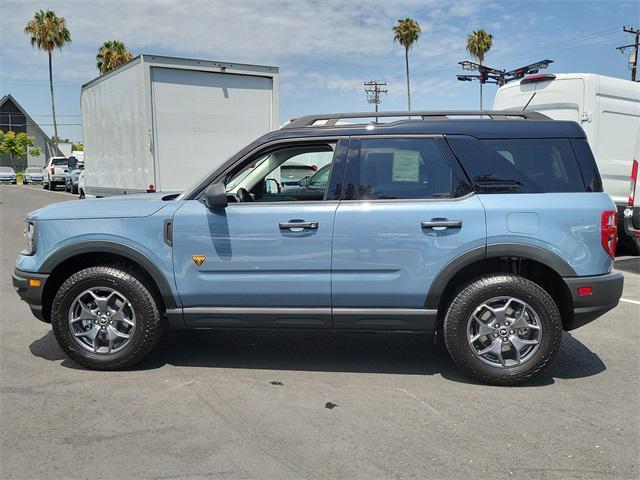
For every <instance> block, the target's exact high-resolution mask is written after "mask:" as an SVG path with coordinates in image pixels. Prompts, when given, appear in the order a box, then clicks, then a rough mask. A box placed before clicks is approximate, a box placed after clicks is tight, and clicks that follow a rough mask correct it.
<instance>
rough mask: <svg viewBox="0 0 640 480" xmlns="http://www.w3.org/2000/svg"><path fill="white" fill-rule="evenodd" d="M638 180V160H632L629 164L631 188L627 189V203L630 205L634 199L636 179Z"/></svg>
mask: <svg viewBox="0 0 640 480" xmlns="http://www.w3.org/2000/svg"><path fill="white" fill-rule="evenodd" d="M637 180H638V160H634V161H633V165H632V166H631V190H630V191H629V203H628V205H629V206H630V207H633V205H634V203H635V199H636V181H637Z"/></svg>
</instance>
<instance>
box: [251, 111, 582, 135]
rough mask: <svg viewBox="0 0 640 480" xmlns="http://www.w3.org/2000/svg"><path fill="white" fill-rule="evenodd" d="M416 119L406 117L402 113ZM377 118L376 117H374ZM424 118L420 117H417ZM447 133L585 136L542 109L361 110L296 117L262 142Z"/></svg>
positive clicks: (569, 124) (578, 128)
mask: <svg viewBox="0 0 640 480" xmlns="http://www.w3.org/2000/svg"><path fill="white" fill-rule="evenodd" d="M409 115H411V117H412V118H407V119H402V118H401V117H402V116H407V117H408V116H409ZM374 117H376V118H374ZM379 117H383V118H384V117H400V118H399V119H398V120H396V121H394V122H391V123H377V122H375V121H372V122H368V123H355V122H354V123H351V124H349V123H346V124H342V125H337V123H338V122H339V121H341V120H345V119H346V120H347V121H348V119H358V120H361V119H363V118H365V119H366V118H371V119H372V120H377V118H379ZM415 117H420V118H417V119H416V118H415ZM385 134H387V135H405V134H409V135H411V134H414V135H415V134H445V135H471V136H474V137H477V138H585V133H584V131H583V130H582V128H581V127H580V125H578V124H577V123H575V122H569V121H561V120H552V119H550V118H549V117H547V116H545V115H543V114H541V113H538V112H534V111H531V112H518V111H437V112H413V111H412V112H384V113H378V114H376V113H374V112H360V113H335V114H323V115H308V116H306V117H301V118H298V119H294V120H292V121H291V123H289V124H288V125H285V126H284V127H283V128H281V129H280V130H276V131H274V132H270V133H268V134H266V135H265V136H263V137H262V138H261V139H260V140H261V141H268V140H274V139H280V138H298V137H318V136H321V137H325V136H362V135H385Z"/></svg>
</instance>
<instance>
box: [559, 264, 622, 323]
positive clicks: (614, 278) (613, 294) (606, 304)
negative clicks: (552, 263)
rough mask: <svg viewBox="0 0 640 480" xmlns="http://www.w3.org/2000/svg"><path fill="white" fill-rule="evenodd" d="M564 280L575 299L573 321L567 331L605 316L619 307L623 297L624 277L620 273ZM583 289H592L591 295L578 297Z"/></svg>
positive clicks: (566, 278)
mask: <svg viewBox="0 0 640 480" xmlns="http://www.w3.org/2000/svg"><path fill="white" fill-rule="evenodd" d="M563 280H564V282H565V284H566V285H567V288H568V289H569V292H571V297H572V299H573V319H571V321H570V322H568V324H567V325H565V328H566V330H574V329H576V328H579V327H582V326H583V325H586V324H587V323H589V322H592V321H594V320H595V319H596V318H598V317H600V316H602V315H604V314H605V313H607V312H608V311H609V310H611V309H612V308H615V306H616V305H618V301H619V300H620V297H621V296H622V287H623V284H624V277H623V276H622V273H620V272H611V273H607V274H606V275H598V276H595V277H565V278H563ZM581 287H591V295H585V296H582V295H578V289H579V288H581Z"/></svg>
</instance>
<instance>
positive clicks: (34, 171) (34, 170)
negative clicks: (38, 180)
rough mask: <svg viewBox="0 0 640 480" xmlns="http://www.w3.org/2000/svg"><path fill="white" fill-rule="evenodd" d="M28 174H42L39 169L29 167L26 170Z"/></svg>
mask: <svg viewBox="0 0 640 480" xmlns="http://www.w3.org/2000/svg"><path fill="white" fill-rule="evenodd" d="M25 172H26V173H42V170H40V169H39V168H38V167H29V168H27V169H26V170H25Z"/></svg>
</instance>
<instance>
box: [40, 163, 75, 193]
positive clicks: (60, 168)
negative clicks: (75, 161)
mask: <svg viewBox="0 0 640 480" xmlns="http://www.w3.org/2000/svg"><path fill="white" fill-rule="evenodd" d="M68 162H69V159H68V158H67V157H51V158H50V159H49V161H48V162H47V164H46V165H45V166H44V169H43V170H42V176H43V185H44V188H45V190H55V189H56V187H57V186H58V185H64V184H65V183H66V181H67V175H68V173H69V172H68V170H67V164H68Z"/></svg>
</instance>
